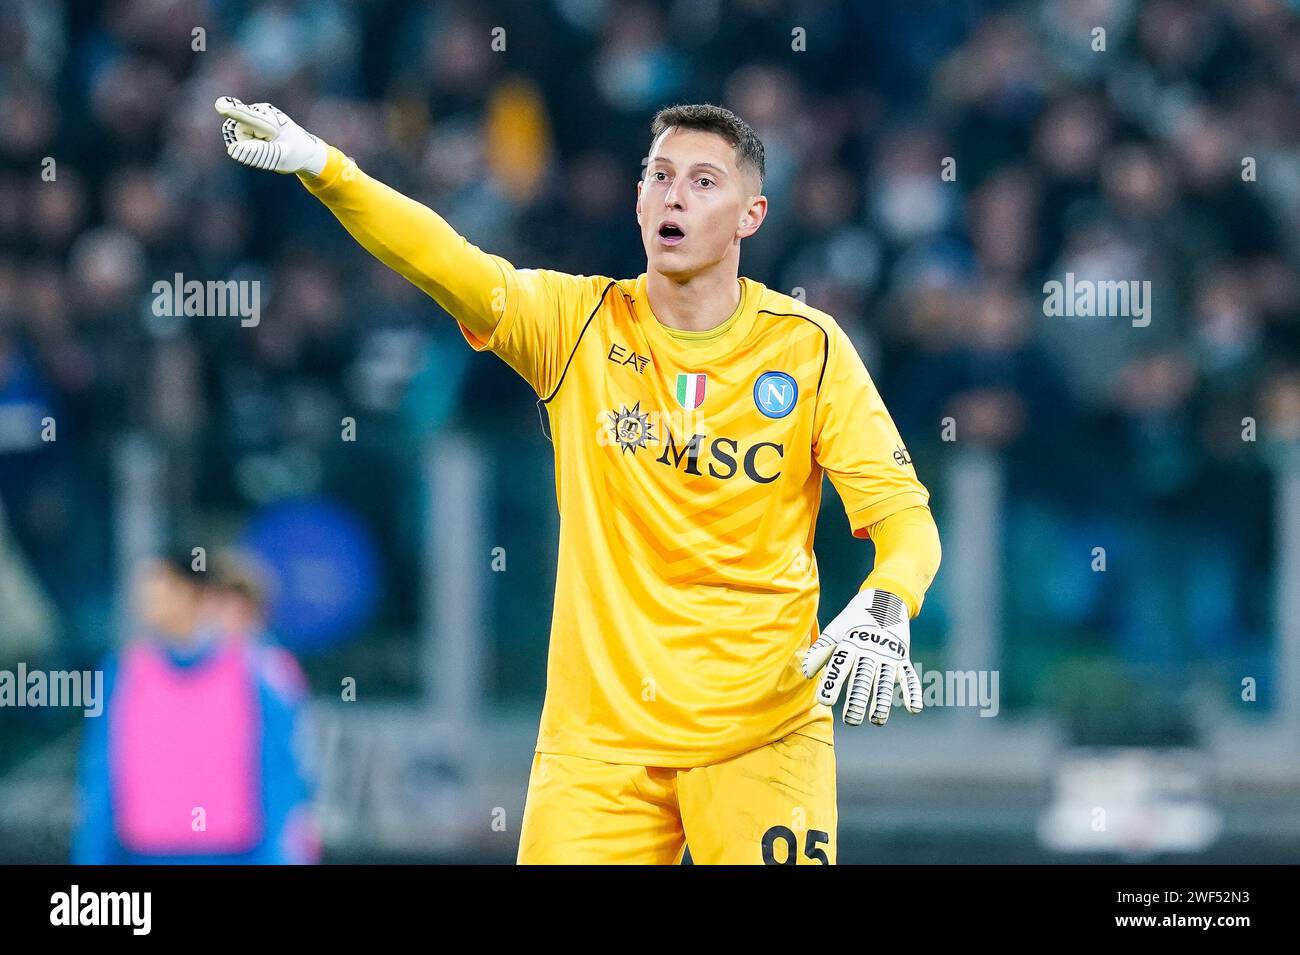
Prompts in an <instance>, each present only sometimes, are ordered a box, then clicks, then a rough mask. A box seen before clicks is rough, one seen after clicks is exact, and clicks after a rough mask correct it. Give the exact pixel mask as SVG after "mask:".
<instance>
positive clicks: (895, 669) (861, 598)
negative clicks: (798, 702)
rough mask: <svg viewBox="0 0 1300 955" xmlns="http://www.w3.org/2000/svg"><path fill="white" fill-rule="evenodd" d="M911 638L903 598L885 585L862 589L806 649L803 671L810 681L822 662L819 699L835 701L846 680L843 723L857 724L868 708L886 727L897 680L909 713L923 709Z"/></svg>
mask: <svg viewBox="0 0 1300 955" xmlns="http://www.w3.org/2000/svg"><path fill="white" fill-rule="evenodd" d="M910 641H911V636H910V632H909V625H908V618H907V607H906V606H905V605H904V604H903V601H902V600H900V599H899V598H898V597H896V596H895V595H893V594H891V593H889V592H888V591H887V590H873V589H868V590H863V591H860V592H859V593H858V594H857V595H856V596H855V597H854V598H853V599H852V600H850V601H849V605H848V606H847V607H845V608H844V609H843V610H842V611H840V615H839V616H838V617H836V618H835V619H834V620H832V621H831V622H830V623H828V624H827V625H826V627H825V628H824V629H823V630H822V633H821V636H820V637H818V638H817V640H816V642H814V643H813V645H812V646H811V647H809V648H808V652H807V653H805V654H804V657H803V675H804V676H805V677H807V678H808V679H810V680H811V679H812V678H813V677H814V676H816V675H817V673H818V671H819V670H821V669H822V667H823V666H824V667H826V673H825V675H824V677H823V678H822V681H821V684H820V685H819V686H818V687H817V699H818V701H819V702H822V703H825V704H826V705H827V706H834V705H835V703H836V701H837V700H838V699H839V698H840V693H841V691H842V690H843V688H844V686H845V684H848V687H849V692H848V696H847V697H846V698H845V700H844V714H843V716H844V722H845V723H846V724H848V725H849V726H858V725H860V724H861V723H862V720H863V717H865V716H866V715H867V714H868V713H869V714H870V715H871V722H872V723H875V724H876V725H877V726H884V725H885V721H886V720H887V719H889V710H890V708H891V707H892V706H893V705H894V685H895V684H896V683H898V682H901V683H902V684H903V705H904V706H906V707H907V709H908V712H911V713H919V712H921V678H920V677H919V676H917V674H916V670H915V668H913V666H912V660H911V658H910V657H909V655H908V654H909V652H910V651H909V644H910Z"/></svg>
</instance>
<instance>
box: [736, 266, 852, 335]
mask: <svg viewBox="0 0 1300 955" xmlns="http://www.w3.org/2000/svg"><path fill="white" fill-rule="evenodd" d="M745 281H746V282H747V283H749V286H750V289H751V291H750V294H751V295H753V297H754V302H755V309H756V311H757V312H758V315H759V318H760V319H763V320H764V321H765V322H781V321H792V322H796V323H799V324H802V325H810V326H812V327H813V328H815V329H816V330H817V331H818V332H819V333H820V334H821V335H822V336H824V337H825V338H826V339H827V341H830V340H831V339H834V338H835V337H837V336H838V335H840V334H842V332H841V331H840V326H839V324H838V323H837V322H836V321H835V319H834V318H833V317H832V316H831V315H830V314H829V313H827V312H823V311H822V310H821V309H817V308H813V307H812V306H811V305H809V304H808V303H807V302H803V301H800V300H799V299H797V298H795V297H794V296H792V295H786V294H785V293H784V292H778V291H776V290H775V289H770V288H768V287H767V286H766V285H764V284H762V283H761V282H755V281H754V280H753V279H745Z"/></svg>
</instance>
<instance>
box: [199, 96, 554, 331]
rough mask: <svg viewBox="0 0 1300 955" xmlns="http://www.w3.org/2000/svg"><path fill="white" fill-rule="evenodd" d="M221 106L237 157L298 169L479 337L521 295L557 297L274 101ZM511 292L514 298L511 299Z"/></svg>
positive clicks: (230, 101) (342, 216)
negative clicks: (521, 276) (525, 279)
mask: <svg viewBox="0 0 1300 955" xmlns="http://www.w3.org/2000/svg"><path fill="white" fill-rule="evenodd" d="M215 105H216V110H217V112H218V113H220V114H221V115H222V116H224V117H225V122H224V123H223V124H222V132H223V135H224V137H225V141H226V152H227V153H228V154H229V155H230V158H232V159H234V160H235V161H236V162H239V163H242V164H243V165H245V166H248V167H250V168H252V169H263V170H268V171H271V172H279V173H296V174H297V175H298V177H299V178H300V179H301V180H302V182H303V184H304V185H305V186H306V187H307V189H308V190H310V191H311V193H312V194H313V195H315V196H316V197H317V198H318V199H320V200H321V202H323V203H324V204H325V205H326V206H327V207H328V208H329V210H330V211H331V212H332V213H334V215H335V216H336V217H337V218H338V220H339V222H341V223H342V224H343V227H344V228H345V229H347V230H348V232H349V233H351V235H352V236H353V238H355V239H356V240H357V241H358V242H359V243H361V245H362V246H363V247H364V248H365V249H366V250H367V251H369V252H370V253H371V254H372V255H374V256H375V257H376V258H378V259H379V260H380V261H381V262H383V263H384V264H385V265H387V266H389V267H390V268H392V269H394V270H396V271H397V272H398V273H400V274H401V275H403V276H404V277H406V278H407V279H408V280H410V281H411V282H412V283H413V284H414V285H416V286H417V287H419V288H420V289H421V290H423V291H424V292H425V293H427V294H428V295H429V296H430V297H431V298H433V299H434V301H436V302H437V303H438V304H439V305H441V306H442V307H443V308H444V309H446V310H447V311H448V312H449V313H450V314H451V315H452V316H453V317H455V318H456V320H457V321H459V322H460V323H461V325H463V326H464V327H465V328H466V329H467V330H468V331H469V332H470V333H471V334H472V335H473V336H474V337H475V338H477V339H480V340H482V341H487V340H488V339H490V338H491V337H492V333H493V331H495V329H496V327H497V325H498V323H499V322H500V321H501V319H502V317H503V316H504V315H505V312H506V309H507V304H509V306H510V307H513V308H518V307H520V306H521V305H523V304H525V303H523V302H521V301H519V299H521V298H528V297H532V298H533V299H535V301H532V302H529V303H527V304H528V305H529V306H530V307H531V308H532V309H533V310H537V309H541V310H543V311H544V310H546V309H548V308H552V307H554V306H555V305H556V304H557V303H556V302H554V301H550V300H548V298H547V288H546V287H545V286H544V285H543V284H542V283H536V282H533V283H529V282H520V281H519V273H518V272H517V270H516V269H515V268H514V266H512V265H511V264H510V263H509V262H507V261H506V260H505V259H502V258H501V257H499V256H495V255H490V254H488V253H486V252H484V251H482V250H481V249H479V248H478V247H476V246H474V245H471V244H470V243H469V242H468V241H467V240H466V239H465V238H464V236H462V235H460V234H459V233H458V232H456V230H455V229H453V228H452V227H451V226H450V225H448V224H447V222H446V220H445V219H443V218H442V216H440V215H438V214H437V213H436V212H434V211H433V210H432V209H430V208H428V207H427V206H424V205H421V204H420V203H418V202H416V201H415V200H414V199H411V198H409V197H407V196H404V195H402V194H401V193H400V192H398V191H397V190H395V189H391V188H389V187H388V186H386V185H384V184H383V183H382V182H379V181H378V180H375V179H372V178H371V177H370V176H367V175H366V174H365V173H364V172H362V171H361V170H360V169H359V168H358V167H357V165H356V163H354V162H353V161H352V160H351V159H349V158H348V157H346V156H344V155H343V153H341V152H340V151H339V150H337V149H335V148H334V147H333V146H330V145H328V144H327V143H325V142H324V141H323V140H321V139H318V138H317V137H316V136H313V135H312V134H311V133H309V132H307V131H306V130H305V129H303V128H302V127H301V126H299V125H298V124H297V123H295V122H294V121H293V120H292V119H290V118H289V117H288V116H287V115H285V114H284V113H283V112H281V111H280V110H278V109H276V108H275V107H274V106H271V105H270V104H269V103H254V104H252V105H249V104H246V103H243V102H240V101H239V100H237V99H235V98H234V97H230V96H223V97H221V98H220V99H218V100H217V102H216V104H215ZM508 297H513V299H515V300H514V301H510V302H509V303H507V299H508Z"/></svg>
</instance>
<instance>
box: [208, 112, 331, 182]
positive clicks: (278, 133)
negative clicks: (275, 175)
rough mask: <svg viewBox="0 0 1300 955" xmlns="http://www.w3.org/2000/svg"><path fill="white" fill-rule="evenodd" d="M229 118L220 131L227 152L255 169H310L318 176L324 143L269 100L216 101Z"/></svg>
mask: <svg viewBox="0 0 1300 955" xmlns="http://www.w3.org/2000/svg"><path fill="white" fill-rule="evenodd" d="M215 106H216V109H217V112H218V113H220V114H221V115H222V116H224V117H226V121H225V122H224V123H222V124H221V134H222V136H224V137H225V140H226V153H227V154H228V155H229V156H230V158H231V159H233V160H234V161H235V162H238V163H243V164H244V165H245V166H248V167H250V168H252V169H269V170H272V171H274V172H285V173H288V172H309V173H311V174H312V175H313V176H319V175H320V174H321V170H323V169H324V168H325V159H326V155H325V144H324V143H323V142H321V141H320V140H319V139H317V138H316V137H315V136H313V135H312V134H311V133H309V132H307V130H305V129H303V128H302V127H301V126H299V125H298V124H297V123H295V122H294V121H293V120H291V119H290V118H289V117H288V116H286V115H284V113H282V112H280V111H279V110H278V109H276V108H275V107H274V106H272V105H271V104H270V103H254V104H253V105H251V106H250V105H248V104H247V103H243V102H240V101H239V100H237V99H235V98H234V97H233V96H222V97H219V98H218V99H217V102H216V104H215Z"/></svg>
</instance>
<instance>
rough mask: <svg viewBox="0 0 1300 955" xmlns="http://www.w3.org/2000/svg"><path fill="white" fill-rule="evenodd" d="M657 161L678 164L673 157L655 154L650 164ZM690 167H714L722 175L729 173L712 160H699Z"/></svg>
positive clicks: (671, 164) (672, 164)
mask: <svg viewBox="0 0 1300 955" xmlns="http://www.w3.org/2000/svg"><path fill="white" fill-rule="evenodd" d="M657 162H666V163H668V165H670V166H676V165H677V164H676V163H675V162H673V161H672V160H671V159H669V158H668V157H667V156H655V157H654V158H653V159H651V160H650V163H649V165H651V166H653V165H654V164H655V163H657ZM689 168H691V169H712V170H714V171H715V172H717V173H719V174H720V175H723V176H725V175H727V170H725V169H723V168H722V167H721V166H718V165H715V164H714V163H711V162H697V163H695V164H694V165H692V166H690V167H689Z"/></svg>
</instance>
